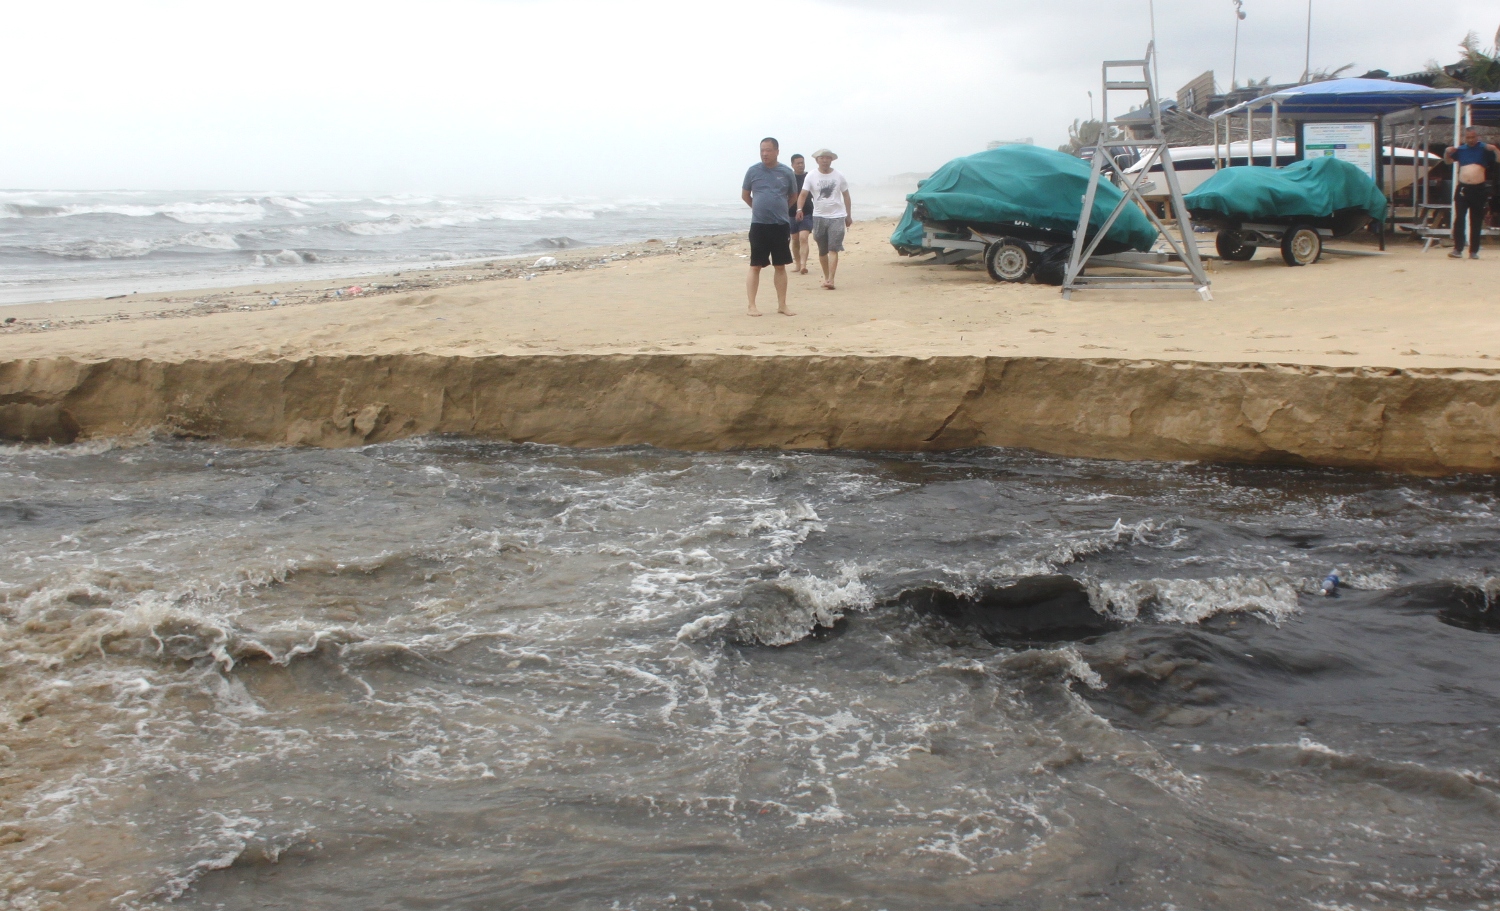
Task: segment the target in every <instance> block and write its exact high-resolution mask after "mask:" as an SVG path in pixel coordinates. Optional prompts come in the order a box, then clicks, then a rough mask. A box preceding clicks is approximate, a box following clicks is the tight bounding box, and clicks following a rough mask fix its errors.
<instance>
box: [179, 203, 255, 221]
mask: <svg viewBox="0 0 1500 911" xmlns="http://www.w3.org/2000/svg"><path fill="white" fill-rule="evenodd" d="M157 211H159V212H160V213H161V214H162V215H165V216H166V217H168V218H170V219H172V220H173V221H180V222H182V223H183V224H189V225H212V224H234V223H238V222H246V221H260V220H261V219H263V218H265V217H266V210H265V209H264V208H263V207H262V206H261V204H260V203H258V202H181V203H173V204H171V205H166V206H160V207H158V209H157Z"/></svg>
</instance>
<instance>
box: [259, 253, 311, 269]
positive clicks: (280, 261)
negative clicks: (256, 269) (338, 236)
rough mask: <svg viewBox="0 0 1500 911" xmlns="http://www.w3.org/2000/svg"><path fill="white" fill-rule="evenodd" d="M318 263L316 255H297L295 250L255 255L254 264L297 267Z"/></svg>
mask: <svg viewBox="0 0 1500 911" xmlns="http://www.w3.org/2000/svg"><path fill="white" fill-rule="evenodd" d="M317 261H318V255H317V254H316V253H299V252H297V251H296V250H282V251H281V252H280V253H257V254H255V264H256V265H257V266H297V265H301V264H303V263H315V262H317Z"/></svg>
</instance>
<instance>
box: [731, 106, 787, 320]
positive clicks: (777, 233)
mask: <svg viewBox="0 0 1500 911" xmlns="http://www.w3.org/2000/svg"><path fill="white" fill-rule="evenodd" d="M780 154H781V144H780V143H778V142H777V141H776V140H775V139H772V138H771V137H769V136H768V137H766V138H765V139H762V140H761V141H760V163H759V164H753V165H751V166H750V170H748V171H746V172H745V183H744V186H743V187H742V188H741V192H740V198H741V199H743V200H744V201H745V205H747V206H749V207H750V213H751V214H750V277H749V278H747V279H746V280H745V292H746V293H747V294H748V295H749V297H750V315H751V316H760V311H759V310H757V309H756V308H755V295H756V292H758V291H759V290H760V270H762V269H764V268H765V267H766V266H775V267H776V278H775V282H776V312H777V313H780V314H781V315H782V316H792V315H794V314H793V313H792V311H790V310H788V309H787V308H786V267H787V264H788V263H790V262H791V261H792V244H791V238H792V219H791V212H790V211H789V208H790V206H791V205H792V204H793V203H794V202H795V201H796V199H797V175H796V174H795V173H793V172H792V169H791V168H789V167H787V166H786V165H784V164H782V163H780V162H779V161H777V160H776V158H777V156H778V155H780Z"/></svg>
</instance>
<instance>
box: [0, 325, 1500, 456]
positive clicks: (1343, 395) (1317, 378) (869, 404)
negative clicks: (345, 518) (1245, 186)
mask: <svg viewBox="0 0 1500 911" xmlns="http://www.w3.org/2000/svg"><path fill="white" fill-rule="evenodd" d="M151 431H157V432H164V433H169V434H176V435H182V436H190V437H204V438H219V439H226V440H234V441H242V442H251V443H261V444H277V445H310V446H324V447H340V446H354V445H362V444H365V443H374V442H382V441H388V440H395V439H401V438H405V437H410V436H418V435H425V434H458V435H464V436H470V437H475V438H483V439H492V440H503V441H509V442H536V443H551V444H557V445H564V446H574V447H606V446H622V445H651V446H657V447H661V448H664V449H679V450H727V449H751V448H764V449H808V450H821V449H843V450H869V451H879V450H885V451H920V450H948V449H960V448H966V447H972V446H1009V447H1024V448H1029V449H1034V450H1038V451H1042V452H1047V453H1052V454H1056V455H1063V456H1082V457H1095V458H1112V459H1147V460H1205V461H1220V462H1244V463H1257V464H1279V465H1316V466H1331V467H1347V468H1365V469H1381V470H1396V471H1405V472H1413V473H1420V474H1448V473H1456V472H1487V473H1488V472H1495V471H1497V470H1500V372H1494V373H1492V372H1488V371H1476V370H1463V369H1453V370H1442V369H1433V370H1402V369H1392V368H1333V367H1309V366H1304V365H1277V364H1210V363H1197V362H1172V361H1159V360H1125V359H1071V358H1048V357H957V356H955V357H927V358H919V357H900V356H830V357H818V356H755V355H704V354H698V355H669V354H646V355H625V354H613V355H584V354H573V355H539V356H526V357H515V356H487V357H467V356H444V355H435V354H402V355H347V356H319V357H308V358H303V359H288V360H260V361H257V360H232V359H230V360H225V359H213V360H182V361H158V360H153V359H148V358H141V359H133V358H110V359H103V360H98V361H85V360H75V359H72V358H66V357H54V358H31V359H18V360H12V361H8V362H4V363H0V437H3V438H4V439H7V440H12V441H26V442H54V443H65V442H74V441H77V440H80V439H90V438H101V437H120V436H129V435H136V434H141V433H145V432H151Z"/></svg>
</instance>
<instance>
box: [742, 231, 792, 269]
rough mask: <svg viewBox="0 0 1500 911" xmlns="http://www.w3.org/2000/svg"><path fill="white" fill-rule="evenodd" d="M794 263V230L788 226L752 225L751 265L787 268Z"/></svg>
mask: <svg viewBox="0 0 1500 911" xmlns="http://www.w3.org/2000/svg"><path fill="white" fill-rule="evenodd" d="M791 261H792V229H791V227H790V226H788V225H763V224H760V223H759V222H756V223H753V224H751V225H750V265H752V266H785V265H788V264H790V263H791Z"/></svg>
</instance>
